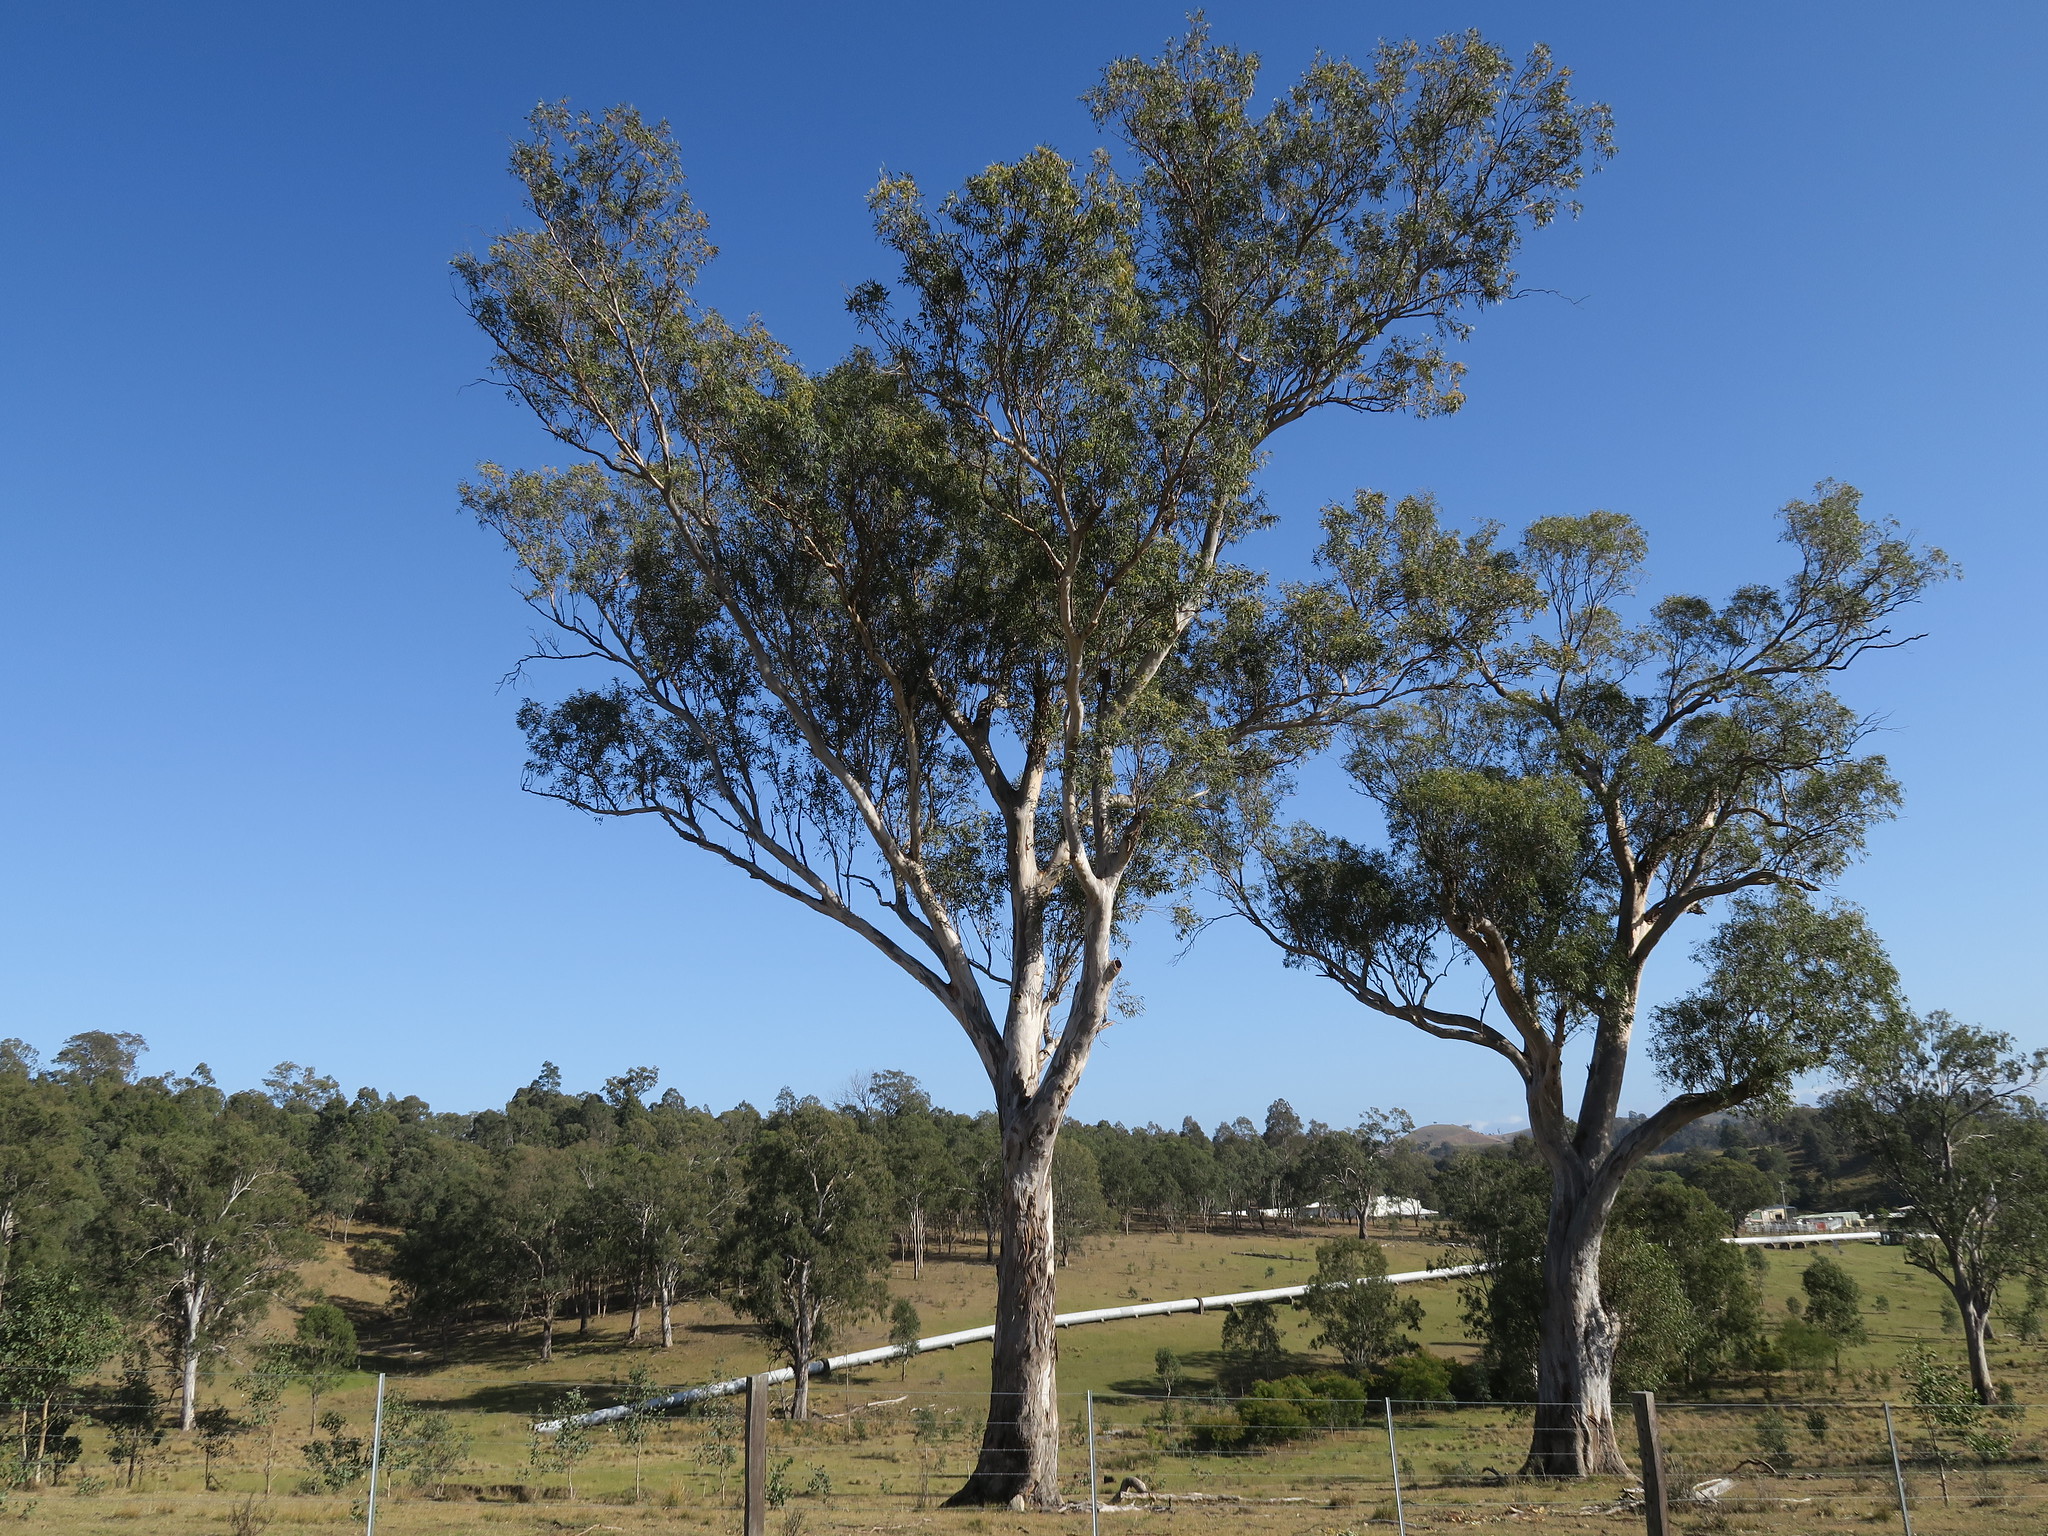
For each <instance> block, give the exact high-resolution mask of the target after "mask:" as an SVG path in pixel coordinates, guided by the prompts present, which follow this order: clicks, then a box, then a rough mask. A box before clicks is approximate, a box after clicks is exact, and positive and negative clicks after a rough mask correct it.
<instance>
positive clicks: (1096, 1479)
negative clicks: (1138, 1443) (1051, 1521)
mask: <svg viewBox="0 0 2048 1536" xmlns="http://www.w3.org/2000/svg"><path fill="white" fill-rule="evenodd" d="M1088 1532H1089V1536H1102V1477H1101V1474H1099V1473H1098V1472H1097V1471H1096V1470H1095V1394H1094V1393H1093V1392H1090V1393H1089V1394H1088Z"/></svg>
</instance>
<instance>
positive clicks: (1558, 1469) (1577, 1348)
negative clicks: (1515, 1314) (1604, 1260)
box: [1522, 1190, 1628, 1477]
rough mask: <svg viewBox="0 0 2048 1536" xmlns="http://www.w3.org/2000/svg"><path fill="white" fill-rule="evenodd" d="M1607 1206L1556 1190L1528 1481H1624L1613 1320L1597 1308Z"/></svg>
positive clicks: (1591, 1198) (1546, 1259)
mask: <svg viewBox="0 0 2048 1536" xmlns="http://www.w3.org/2000/svg"><path fill="white" fill-rule="evenodd" d="M1610 1204H1611V1202H1610V1201H1606V1200H1601V1199H1599V1198H1598V1197H1597V1196H1595V1195H1592V1194H1589V1193H1582V1194H1577V1195H1574V1194H1570V1193H1567V1192H1566V1191H1564V1190H1559V1191H1557V1192H1556V1193H1554V1194H1553V1195H1552V1196H1551V1202H1550V1230H1549V1232H1548V1234H1547V1236H1546V1240H1545V1243H1544V1248H1543V1323H1542V1334H1541V1338H1540V1342H1539V1344H1538V1348H1537V1356H1536V1419H1535V1428H1534V1430H1533V1432H1532V1434H1531V1436H1530V1441H1529V1458H1528V1460H1527V1461H1526V1462H1524V1463H1523V1466H1522V1472H1523V1474H1524V1475H1525V1476H1529V1477H1596V1476H1627V1475H1628V1464H1627V1463H1626V1462H1625V1461H1623V1460H1622V1457H1621V1446H1620V1444H1619V1443H1618V1442H1617V1441H1616V1439H1615V1436H1614V1350H1615V1344H1616V1342H1617V1335H1616V1333H1615V1328H1614V1319H1613V1318H1611V1317H1610V1316H1608V1313H1607V1309H1606V1307H1604V1306H1603V1305H1601V1302H1600V1246H1601V1239H1602V1238H1603V1237H1604V1236H1605V1234H1606V1228H1607V1212H1608V1208H1609V1205H1610Z"/></svg>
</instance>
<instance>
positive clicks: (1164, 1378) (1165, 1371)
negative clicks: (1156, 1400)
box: [1152, 1345, 1187, 1397]
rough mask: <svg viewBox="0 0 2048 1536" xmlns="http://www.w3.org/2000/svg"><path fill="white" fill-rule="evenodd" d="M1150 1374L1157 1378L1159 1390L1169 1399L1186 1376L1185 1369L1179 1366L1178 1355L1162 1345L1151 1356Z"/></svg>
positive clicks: (1179, 1359)
mask: <svg viewBox="0 0 2048 1536" xmlns="http://www.w3.org/2000/svg"><path fill="white" fill-rule="evenodd" d="M1152 1373H1153V1374H1154V1375H1155V1376H1157V1377H1158V1378H1159V1385H1160V1388H1161V1389H1162V1390H1163V1391H1164V1392H1165V1393H1166V1395H1167V1396H1168V1397H1171V1396H1173V1389H1174V1388H1175V1387H1177V1386H1179V1385H1180V1383H1181V1379H1182V1378H1183V1377H1184V1376H1186V1375H1187V1367H1186V1366H1184V1365H1182V1364H1181V1358H1180V1356H1179V1355H1176V1354H1175V1353H1174V1352H1173V1351H1172V1350H1170V1349H1167V1348H1166V1347H1164V1346H1163V1345H1162V1346H1161V1347H1160V1348H1159V1349H1158V1350H1157V1351H1156V1352H1155V1353H1154V1354H1153V1356H1152Z"/></svg>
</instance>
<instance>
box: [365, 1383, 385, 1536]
mask: <svg viewBox="0 0 2048 1536" xmlns="http://www.w3.org/2000/svg"><path fill="white" fill-rule="evenodd" d="M383 1451H384V1373H383V1372H382V1371H379V1372H378V1373H377V1411H376V1414H375V1416H374V1417H373V1418H372V1419H371V1420H370V1510H369V1514H368V1515H367V1516H366V1517H365V1518H364V1521H363V1536H377V1461H378V1459H379V1457H380V1456H381V1455H382V1454H383Z"/></svg>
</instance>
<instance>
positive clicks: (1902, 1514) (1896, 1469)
mask: <svg viewBox="0 0 2048 1536" xmlns="http://www.w3.org/2000/svg"><path fill="white" fill-rule="evenodd" d="M1884 1437H1885V1439H1887V1440H1888V1441H1890V1442H1891V1447H1892V1481H1893V1482H1895V1483H1897V1484H1898V1488H1899V1522H1900V1524H1902V1525H1904V1526H1905V1528H1906V1536H1913V1516H1912V1513H1911V1512H1910V1511H1909V1510H1908V1509H1907V1508H1906V1469H1905V1468H1904V1467H1903V1466H1901V1465H1900V1463H1899V1433H1898V1431H1897V1430H1895V1429H1894V1428H1892V1405H1891V1404H1890V1403H1886V1404H1885V1405H1884Z"/></svg>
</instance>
